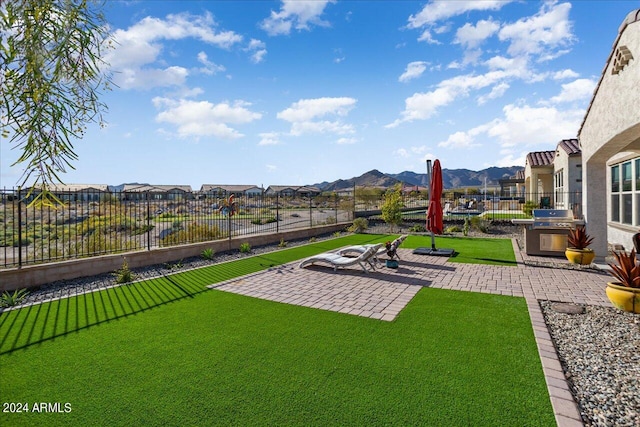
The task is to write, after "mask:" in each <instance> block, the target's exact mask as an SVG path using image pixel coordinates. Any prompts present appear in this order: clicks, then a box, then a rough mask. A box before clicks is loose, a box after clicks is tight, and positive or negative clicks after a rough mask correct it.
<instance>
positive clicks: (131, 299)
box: [0, 270, 207, 354]
mask: <svg viewBox="0 0 640 427" xmlns="http://www.w3.org/2000/svg"><path fill="white" fill-rule="evenodd" d="M188 273H189V274H174V275H170V276H163V277H158V278H154V279H147V280H142V281H139V282H135V283H131V284H127V285H122V286H116V287H113V288H108V289H103V290H99V291H94V292H88V293H84V294H80V295H76V296H73V297H70V298H62V299H58V300H55V301H51V302H46V303H42V304H34V305H30V306H28V307H24V308H21V309H17V310H10V311H6V312H4V313H2V314H0V354H6V353H11V352H14V351H16V350H20V349H24V348H27V347H29V346H32V345H34V344H39V343H42V342H46V341H49V340H53V339H55V338H57V337H61V336H64V335H67V334H70V333H73V332H79V331H81V330H84V329H87V328H90V327H93V326H97V325H100V324H103V323H106V322H111V321H113V320H118V319H121V318H124V317H128V316H131V315H136V314H138V313H141V312H144V311H147V310H151V309H153V308H156V307H160V306H163V305H166V304H169V303H172V302H175V301H179V300H182V299H185V298H193V297H194V295H196V294H198V293H201V292H205V291H207V289H206V288H205V287H204V286H203V281H202V280H203V279H204V280H206V279H205V277H201V276H202V275H201V274H198V273H197V270H194V271H190V272H188Z"/></svg>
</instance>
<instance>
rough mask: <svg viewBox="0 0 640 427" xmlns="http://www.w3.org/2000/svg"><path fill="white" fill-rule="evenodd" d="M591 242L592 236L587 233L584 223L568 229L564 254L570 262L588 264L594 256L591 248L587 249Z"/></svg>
mask: <svg viewBox="0 0 640 427" xmlns="http://www.w3.org/2000/svg"><path fill="white" fill-rule="evenodd" d="M591 242H593V237H591V236H589V235H588V234H587V230H586V228H585V227H584V225H579V226H577V227H576V228H574V229H572V230H569V236H567V249H566V251H565V252H564V254H565V256H566V257H567V259H568V260H569V262H571V263H572V264H580V265H589V264H591V263H592V262H593V259H594V258H595V257H596V253H595V252H594V251H593V249H589V245H590V244H591Z"/></svg>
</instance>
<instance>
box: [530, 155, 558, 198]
mask: <svg viewBox="0 0 640 427" xmlns="http://www.w3.org/2000/svg"><path fill="white" fill-rule="evenodd" d="M555 154H556V152H555V151H534V152H531V153H529V154H527V158H526V160H525V164H524V187H525V198H526V199H527V200H531V201H534V202H536V203H538V204H539V205H540V207H543V208H545V207H551V195H552V194H553V160H554V159H555Z"/></svg>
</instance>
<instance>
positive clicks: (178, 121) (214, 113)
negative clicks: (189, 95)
mask: <svg viewBox="0 0 640 427" xmlns="http://www.w3.org/2000/svg"><path fill="white" fill-rule="evenodd" d="M153 104H154V106H155V107H156V108H157V109H159V110H161V111H160V112H159V113H158V115H157V116H156V121H157V122H159V123H170V124H172V125H174V126H176V127H177V134H178V136H180V137H182V138H185V137H195V138H199V137H205V136H214V137H217V138H222V139H237V138H240V137H242V136H244V135H242V134H241V133H240V132H238V131H237V130H235V129H234V128H232V127H230V126H229V124H244V123H249V122H252V121H254V120H258V119H260V118H261V117H262V115H261V114H259V113H254V112H252V111H249V110H248V109H247V108H245V107H248V106H250V105H251V104H249V103H247V102H244V101H236V102H235V103H233V104H230V103H228V102H222V103H220V104H213V103H211V102H208V101H192V100H186V99H179V100H175V99H170V98H160V97H156V98H154V99H153Z"/></svg>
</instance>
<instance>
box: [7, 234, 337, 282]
mask: <svg viewBox="0 0 640 427" xmlns="http://www.w3.org/2000/svg"><path fill="white" fill-rule="evenodd" d="M349 225H350V223H342V224H332V225H326V226H318V227H313V228H304V229H297V230H291V231H283V232H280V233H269V234H255V235H251V236H238V237H234V238H232V239H225V240H215V241H211V242H204V243H192V244H188V245H180V246H171V247H168V248H157V249H152V250H150V251H148V250H145V251H136V252H126V253H120V254H112V255H103V256H96V257H90V258H82V259H74V260H68V261H60V262H56V263H47V264H38V265H30V266H25V267H21V268H11V269H7V270H0V292H3V291H12V290H15V289H20V288H33V287H37V286H40V285H44V284H47V283H51V282H55V281H58V280H70V279H76V278H79V277H87V276H93V275H96V274H102V273H108V272H114V271H116V270H118V269H120V268H121V267H122V262H123V260H124V258H126V259H127V263H129V267H130V268H137V267H145V266H148V265H154V264H162V263H166V262H171V261H177V260H181V259H186V258H189V257H194V256H199V255H200V254H201V253H202V251H203V250H204V249H208V248H211V249H213V250H214V251H215V252H224V251H232V250H239V247H240V244H241V243H245V242H246V243H249V244H250V245H251V246H261V245H268V244H272V243H277V242H280V240H281V239H284V240H285V241H287V240H296V239H308V238H311V237H314V236H319V235H322V234H327V233H333V232H336V231H342V230H344V229H345V227H347V226H349Z"/></svg>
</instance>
